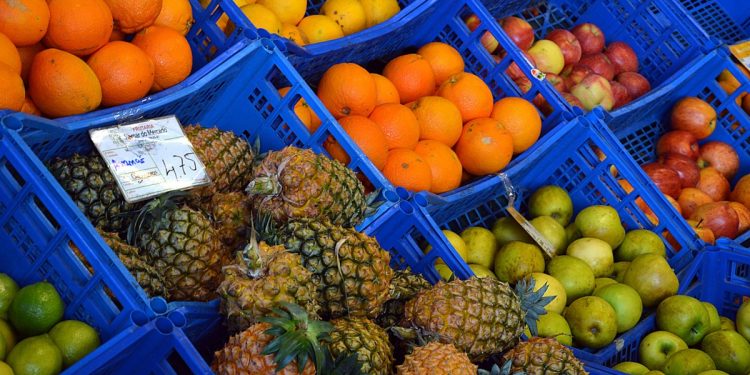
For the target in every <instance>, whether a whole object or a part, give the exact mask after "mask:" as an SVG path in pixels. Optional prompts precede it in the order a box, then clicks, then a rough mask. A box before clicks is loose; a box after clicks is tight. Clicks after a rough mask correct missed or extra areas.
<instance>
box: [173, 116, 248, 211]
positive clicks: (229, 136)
mask: <svg viewBox="0 0 750 375" xmlns="http://www.w3.org/2000/svg"><path fill="white" fill-rule="evenodd" d="M183 130H184V132H185V135H186V136H187V137H188V139H190V142H191V143H192V144H193V149H194V150H195V153H196V155H198V157H199V158H200V160H201V161H202V162H203V164H204V166H205V167H206V173H207V174H208V176H209V177H210V178H211V185H209V186H205V187H201V188H198V189H193V190H191V192H190V194H191V195H192V197H193V198H194V199H193V204H194V206H196V207H197V208H201V209H203V210H205V211H209V210H208V207H207V204H208V203H209V202H210V201H211V197H213V196H214V195H215V194H216V193H229V192H232V191H241V190H242V189H243V188H244V187H245V186H247V184H248V183H249V182H250V178H251V177H252V169H253V161H254V158H255V153H254V152H253V150H252V149H251V147H250V145H249V144H248V143H247V141H246V140H244V139H242V138H240V137H238V136H236V135H235V134H234V133H232V132H231V131H223V130H219V129H217V128H204V127H201V126H200V125H191V126H186V127H185V128H183Z"/></svg>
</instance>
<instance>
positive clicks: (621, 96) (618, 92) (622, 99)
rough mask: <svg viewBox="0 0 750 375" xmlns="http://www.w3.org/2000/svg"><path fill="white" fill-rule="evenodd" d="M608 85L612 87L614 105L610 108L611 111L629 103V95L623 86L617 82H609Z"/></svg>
mask: <svg viewBox="0 0 750 375" xmlns="http://www.w3.org/2000/svg"><path fill="white" fill-rule="evenodd" d="M609 85H610V86H612V95H613V96H614V98H615V105H613V106H612V109H617V108H620V107H622V106H624V105H625V104H628V103H630V101H631V100H630V93H628V89H626V88H625V86H623V85H622V84H621V83H620V82H617V81H609Z"/></svg>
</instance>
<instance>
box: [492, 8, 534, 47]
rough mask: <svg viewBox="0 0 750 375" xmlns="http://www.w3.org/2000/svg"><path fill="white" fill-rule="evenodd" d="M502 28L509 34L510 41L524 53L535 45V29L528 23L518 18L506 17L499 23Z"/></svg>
mask: <svg viewBox="0 0 750 375" xmlns="http://www.w3.org/2000/svg"><path fill="white" fill-rule="evenodd" d="M499 23H500V26H501V27H502V28H503V30H505V33H506V34H508V36H509V37H510V40H512V41H513V43H515V44H516V45H517V46H518V48H520V49H521V50H522V51H526V50H527V49H529V48H531V45H532V44H534V29H533V28H532V27H531V25H529V23H528V22H526V21H524V20H522V19H520V18H518V17H513V16H511V17H505V18H503V19H501V20H500V21H499Z"/></svg>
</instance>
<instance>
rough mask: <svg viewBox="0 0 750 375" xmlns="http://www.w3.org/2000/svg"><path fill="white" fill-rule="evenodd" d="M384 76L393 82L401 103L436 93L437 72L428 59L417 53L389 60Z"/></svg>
mask: <svg viewBox="0 0 750 375" xmlns="http://www.w3.org/2000/svg"><path fill="white" fill-rule="evenodd" d="M383 76H385V78H388V80H389V81H391V82H392V83H393V85H394V86H395V87H396V90H397V91H398V95H399V97H400V98H401V103H409V102H413V101H415V100H417V99H419V98H421V97H423V96H427V95H432V94H434V93H435V73H433V72H432V67H431V66H430V63H429V62H427V60H425V59H423V58H422V56H419V55H417V54H414V53H412V54H408V55H401V56H399V57H396V58H395V59H393V60H391V61H390V62H388V64H387V65H386V66H385V69H383Z"/></svg>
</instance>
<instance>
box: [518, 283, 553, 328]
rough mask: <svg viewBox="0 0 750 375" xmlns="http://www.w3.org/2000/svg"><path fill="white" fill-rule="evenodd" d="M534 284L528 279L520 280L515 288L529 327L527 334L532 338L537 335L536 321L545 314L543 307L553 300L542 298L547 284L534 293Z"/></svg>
mask: <svg viewBox="0 0 750 375" xmlns="http://www.w3.org/2000/svg"><path fill="white" fill-rule="evenodd" d="M535 284H536V281H535V280H534V279H533V278H530V277H528V278H524V279H522V280H520V281H519V282H518V283H517V284H516V288H515V291H516V295H517V296H518V299H519V300H520V301H521V311H523V312H524V314H525V316H524V321H525V322H526V325H527V326H529V332H531V335H532V336H536V335H537V328H536V323H537V320H539V317H540V316H541V315H544V314H546V313H547V310H546V309H545V306H547V305H548V304H549V303H550V302H552V300H554V299H555V297H554V296H547V297H545V296H544V293H546V292H547V288H549V285H548V284H547V283H544V285H542V287H541V288H539V290H537V291H534V287H535Z"/></svg>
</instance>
